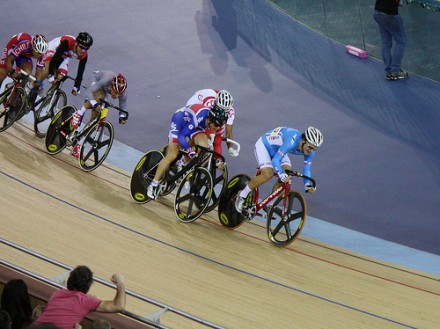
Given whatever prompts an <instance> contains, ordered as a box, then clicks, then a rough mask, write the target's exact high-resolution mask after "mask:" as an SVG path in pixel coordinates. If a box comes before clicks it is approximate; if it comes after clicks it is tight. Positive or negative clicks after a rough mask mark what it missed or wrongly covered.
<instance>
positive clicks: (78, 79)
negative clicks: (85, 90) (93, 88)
mask: <svg viewBox="0 0 440 329" xmlns="http://www.w3.org/2000/svg"><path fill="white" fill-rule="evenodd" d="M88 57H89V56H86V57H84V58H83V59H81V60H80V61H79V64H78V71H77V73H76V78H75V84H74V87H75V90H76V91H78V92H79V90H80V89H81V82H82V79H83V75H84V71H85V69H86V64H87V58H88Z"/></svg>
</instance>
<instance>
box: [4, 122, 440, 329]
mask: <svg viewBox="0 0 440 329" xmlns="http://www.w3.org/2000/svg"><path fill="white" fill-rule="evenodd" d="M129 181H130V174H129V173H126V172H122V171H120V170H119V169H117V168H114V167H111V166H109V165H105V166H101V167H100V168H98V169H97V170H96V171H95V172H92V173H85V172H83V171H81V170H80V169H79V167H78V165H77V163H76V160H75V159H74V158H73V157H72V156H70V155H69V154H68V152H65V153H62V154H59V155H57V156H54V157H53V156H50V155H48V154H46V153H45V150H44V145H43V141H42V140H40V139H38V138H36V137H34V136H33V133H32V131H30V130H29V128H27V127H26V126H24V125H21V124H16V125H14V126H13V127H12V128H10V129H9V130H8V131H6V132H3V133H1V134H0V190H1V192H0V205H1V209H2V211H1V218H0V224H1V237H2V238H3V239H6V240H8V241H11V242H13V243H16V244H19V245H21V246H23V247H26V248H29V249H31V250H34V251H36V252H38V253H40V254H42V255H44V256H47V257H50V258H53V259H55V260H57V261H59V262H62V263H65V264H68V265H70V266H76V265H78V264H86V265H88V266H90V267H91V268H92V270H93V271H94V274H95V275H96V276H97V277H100V278H102V279H106V280H107V279H108V278H109V277H110V276H111V274H112V273H115V272H119V273H122V274H124V276H125V279H126V285H127V289H129V290H131V291H135V292H137V293H140V294H143V295H145V296H148V297H150V298H153V299H155V300H157V301H160V302H162V303H165V304H169V305H171V306H173V307H175V308H178V309H180V310H182V311H185V312H188V313H190V314H192V315H195V316H197V317H200V318H202V319H205V320H207V321H210V322H213V323H215V324H218V325H220V326H223V327H225V328H369V329H370V328H439V323H440V312H439V310H440V309H439V306H440V282H439V279H440V278H439V277H436V276H433V275H429V274H426V273H421V272H417V271H414V270H411V269H406V268H401V267H398V266H395V265H393V264H388V263H384V262H382V261H379V260H375V259H370V258H367V257H364V256H362V255H359V254H354V253H352V252H350V251H347V250H342V249H338V248H336V247H333V246H330V245H326V244H323V243H320V242H319V241H313V240H311V239H307V238H302V237H301V238H300V239H299V240H298V241H296V242H295V243H294V244H292V245H291V246H290V247H289V248H284V249H281V248H277V247H275V246H272V245H271V244H270V243H269V242H268V240H267V238H266V235H265V229H264V227H263V226H262V225H261V224H260V223H258V222H257V223H252V222H250V223H245V224H244V225H242V226H241V227H240V228H239V229H238V230H236V231H229V230H227V229H224V228H223V227H222V226H221V225H219V223H218V221H217V217H216V214H215V213H212V214H207V215H205V216H203V218H201V219H199V220H197V221H196V222H194V223H191V224H184V223H180V222H179V221H178V220H177V219H176V217H175V214H174V211H173V208H172V203H173V200H172V199H171V197H168V198H166V199H162V200H161V201H160V202H153V203H149V204H146V205H138V204H135V203H134V202H133V201H132V200H131V199H130V196H129V192H128V187H129ZM354 220H355V219H354ZM0 252H1V257H2V259H5V260H7V261H9V262H11V263H14V264H17V265H20V266H24V267H26V268H28V269H29V270H31V271H35V272H37V273H39V274H41V275H44V276H46V277H48V278H51V277H54V276H56V275H58V274H60V273H57V269H56V268H55V267H54V266H51V265H47V264H45V263H44V262H42V261H39V260H35V259H32V258H30V257H28V256H25V255H23V254H21V253H20V252H17V251H15V250H13V249H11V248H10V247H7V246H4V245H0ZM92 293H95V294H97V295H99V296H103V297H109V298H110V297H111V296H112V294H113V292H112V291H106V290H105V289H103V290H100V288H99V287H93V289H92ZM127 308H128V310H129V311H132V312H134V313H137V314H140V315H147V314H149V313H151V312H153V311H155V310H156V309H157V308H154V307H152V306H150V305H147V304H145V303H144V302H141V301H139V300H137V299H134V298H130V299H129V300H128V305H127ZM161 323H162V324H164V325H166V326H170V327H172V328H199V327H201V326H200V325H198V324H194V323H192V322H189V321H182V320H181V318H179V317H177V316H175V315H173V314H171V313H166V314H165V315H163V316H162V318H161Z"/></svg>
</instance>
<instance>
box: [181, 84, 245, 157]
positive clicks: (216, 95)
mask: <svg viewBox="0 0 440 329" xmlns="http://www.w3.org/2000/svg"><path fill="white" fill-rule="evenodd" d="M194 104H203V105H204V106H206V107H209V108H211V109H212V108H214V106H219V107H220V108H222V109H224V110H225V112H226V113H227V116H228V117H227V121H226V124H225V125H224V126H223V127H221V129H219V130H217V132H216V133H215V137H214V138H215V139H217V140H220V142H221V138H222V136H223V135H225V137H226V138H229V139H232V140H233V139H234V137H233V135H232V128H233V124H234V119H235V109H234V107H233V106H234V98H233V97H232V95H231V93H230V92H229V91H227V90H224V89H223V90H220V91H218V90H215V89H201V90H199V91H196V92H195V93H194V95H193V96H191V98H190V99H189V100H188V101H187V102H186V107H188V106H191V105H194ZM228 152H229V154H230V155H231V156H233V157H237V156H238V152H237V150H235V149H234V148H233V147H232V145H231V144H228ZM219 153H222V152H221V149H220V152H219Z"/></svg>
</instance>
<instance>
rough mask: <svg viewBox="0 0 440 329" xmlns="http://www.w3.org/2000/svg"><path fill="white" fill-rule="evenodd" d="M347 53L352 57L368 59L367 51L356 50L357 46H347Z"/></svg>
mask: <svg viewBox="0 0 440 329" xmlns="http://www.w3.org/2000/svg"><path fill="white" fill-rule="evenodd" d="M345 51H346V52H347V53H349V54H352V55H354V56H357V57H360V58H367V57H368V54H367V52H366V51H365V50H363V49H359V48H356V47H355V46H352V45H346V46H345Z"/></svg>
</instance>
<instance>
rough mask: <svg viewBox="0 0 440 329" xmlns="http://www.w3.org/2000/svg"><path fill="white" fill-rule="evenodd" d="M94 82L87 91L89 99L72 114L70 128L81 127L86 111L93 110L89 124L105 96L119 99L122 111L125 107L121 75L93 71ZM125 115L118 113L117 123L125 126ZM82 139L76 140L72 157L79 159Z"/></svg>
mask: <svg viewBox="0 0 440 329" xmlns="http://www.w3.org/2000/svg"><path fill="white" fill-rule="evenodd" d="M93 74H94V81H93V82H92V84H91V85H90V87H89V89H88V93H89V99H86V100H85V102H84V105H83V106H82V107H81V109H79V110H78V111H76V112H75V113H74V114H73V119H72V126H73V129H78V127H79V126H80V125H81V121H82V118H83V116H84V113H85V112H86V110H89V109H92V108H93V109H95V110H96V111H92V115H91V116H90V120H89V123H90V122H91V121H93V120H94V119H95V118H96V117H97V116H98V115H99V113H100V109H101V108H100V107H101V104H100V103H101V101H102V100H104V99H105V98H106V97H107V95H110V97H111V98H113V99H119V107H120V108H121V109H124V110H125V108H126V107H127V93H126V90H127V80H126V79H125V77H124V76H123V75H122V74H120V73H119V74H116V73H114V72H112V71H95V72H93ZM127 119H128V118H127V117H126V115H125V113H123V112H120V113H119V123H120V124H125V123H126V122H127ZM81 144H82V139H80V140H78V141H77V143H76V145H75V147H74V148H73V155H74V156H75V157H76V158H79V151H80V149H81Z"/></svg>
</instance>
